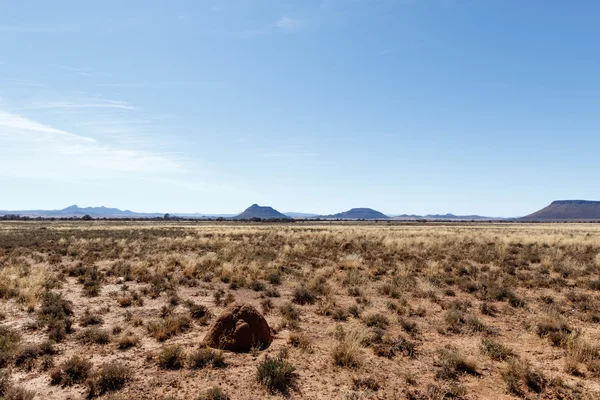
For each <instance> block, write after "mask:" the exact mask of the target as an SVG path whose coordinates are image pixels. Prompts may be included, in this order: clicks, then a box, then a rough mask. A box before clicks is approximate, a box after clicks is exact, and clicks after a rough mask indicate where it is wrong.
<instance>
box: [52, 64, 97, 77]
mask: <svg viewBox="0 0 600 400" xmlns="http://www.w3.org/2000/svg"><path fill="white" fill-rule="evenodd" d="M48 66H49V67H52V68H58V69H62V70H65V71H69V72H74V73H76V74H77V75H81V76H91V74H90V71H91V69H90V68H75V67H69V66H66V65H60V64H48Z"/></svg>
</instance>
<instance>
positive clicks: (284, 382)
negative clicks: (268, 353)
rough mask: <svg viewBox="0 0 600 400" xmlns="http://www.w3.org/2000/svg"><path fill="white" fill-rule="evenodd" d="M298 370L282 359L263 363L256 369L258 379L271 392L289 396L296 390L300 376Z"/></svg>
mask: <svg viewBox="0 0 600 400" xmlns="http://www.w3.org/2000/svg"><path fill="white" fill-rule="evenodd" d="M295 371H296V368H295V367H294V366H293V365H292V364H290V363H289V362H288V361H287V360H285V359H283V358H282V357H277V358H269V357H267V358H266V359H265V360H264V361H262V362H261V363H260V364H259V365H258V367H257V369H256V379H257V380H258V382H260V383H261V384H262V385H264V386H266V387H267V388H268V389H269V391H271V392H280V393H283V394H287V393H288V392H289V391H290V389H294V387H295V385H296V381H297V379H298V374H297V373H296V372H295Z"/></svg>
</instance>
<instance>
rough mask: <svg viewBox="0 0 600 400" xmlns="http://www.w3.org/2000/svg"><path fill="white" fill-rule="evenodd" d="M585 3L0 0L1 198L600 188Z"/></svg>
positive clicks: (353, 201) (249, 199)
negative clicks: (50, 0)
mask: <svg viewBox="0 0 600 400" xmlns="http://www.w3.org/2000/svg"><path fill="white" fill-rule="evenodd" d="M598 15H600V3H598V2H597V1H588V0H578V1H559V0H527V1H522V0H371V1H369V0H314V1H313V0H302V1H298V0H296V1H265V0H239V1H235V0H231V1H226V0H214V1H191V0H190V1H177V0H171V1H156V0H155V1H152V0H144V1H141V0H128V1H122V0H119V1H116V0H103V1H79V0H77V1H76V0H72V1H66V0H56V1H52V2H49V1H42V0H38V1H33V0H19V1H17V0H0V187H1V188H2V190H1V196H0V209H29V208H63V207H66V206H68V205H70V204H73V203H77V204H78V205H80V206H89V205H106V206H113V207H119V208H129V209H132V210H136V211H145V212H150V211H157V212H204V213H234V212H237V211H241V210H243V209H244V208H246V207H247V206H249V205H250V204H252V203H259V204H264V205H271V206H273V207H275V208H277V209H279V210H280V211H305V212H315V213H333V212H338V211H342V210H345V209H348V208H351V207H372V208H375V209H378V210H381V211H383V212H386V213H418V214H424V213H446V212H453V213H457V214H467V213H468V214H472V213H473V214H474V213H477V214H483V215H493V216H517V215H525V214H528V213H530V212H532V211H535V210H536V209H539V208H541V207H543V206H545V205H546V204H548V203H550V202H551V201H552V200H556V199H575V198H577V199H590V200H594V199H600V185H599V184H598V174H599V172H600V157H598V153H599V149H600V130H599V128H600V112H599V106H600V75H599V74H598V71H600V46H599V45H598V38H600V24H598V23H597V16H598Z"/></svg>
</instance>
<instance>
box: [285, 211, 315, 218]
mask: <svg viewBox="0 0 600 400" xmlns="http://www.w3.org/2000/svg"><path fill="white" fill-rule="evenodd" d="M284 214H285V215H287V216H288V217H290V218H298V219H302V218H313V217H318V216H319V214H310V213H299V212H284Z"/></svg>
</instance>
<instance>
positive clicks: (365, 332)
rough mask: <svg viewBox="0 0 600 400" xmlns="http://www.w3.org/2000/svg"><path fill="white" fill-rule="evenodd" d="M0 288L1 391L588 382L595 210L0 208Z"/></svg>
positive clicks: (593, 339)
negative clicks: (509, 214) (163, 213)
mask: <svg viewBox="0 0 600 400" xmlns="http://www.w3.org/2000/svg"><path fill="white" fill-rule="evenodd" d="M0 297H1V298H2V301H1V307H0V317H1V321H0V324H1V328H0V363H1V364H0V365H1V368H2V375H1V376H0V395H1V396H4V397H5V398H10V399H31V398H36V399H83V398H87V397H97V398H107V399H164V400H166V399H227V398H228V399H262V398H281V397H288V398H292V399H320V400H321V399H432V400H437V399H440V400H441V399H495V400H501V399H514V398H527V399H598V398H600V301H599V300H600V224H512V223H507V224H502V223H494V224H486V223H452V224H441V223H440V224H434V223H414V224H400V223H359V222H354V223H350V222H346V223H315V222H313V223H308V222H298V223H295V224H269V223H259V224H250V223H226V222H224V223H208V222H197V223H190V222H181V223H177V222H164V223H159V222H103V221H93V222H82V221H77V222H58V221H57V222H3V223H0ZM233 302H247V303H250V304H252V305H253V306H255V307H256V308H257V309H258V310H260V311H261V312H262V313H263V315H264V316H265V318H266V320H267V321H268V323H269V325H270V326H271V328H272V329H273V331H274V332H275V335H274V340H273V343H272V344H271V345H270V346H269V347H268V348H267V349H265V350H260V349H258V348H255V349H253V350H252V351H251V352H249V353H232V352H227V351H220V350H216V349H207V348H203V347H202V346H201V345H200V343H201V341H202V339H203V337H204V335H205V334H206V332H207V331H208V329H209V326H210V324H211V322H212V321H214V320H215V319H216V317H217V316H218V315H219V314H221V312H222V311H223V310H224V309H225V308H226V307H227V305H228V304H230V303H233Z"/></svg>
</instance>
